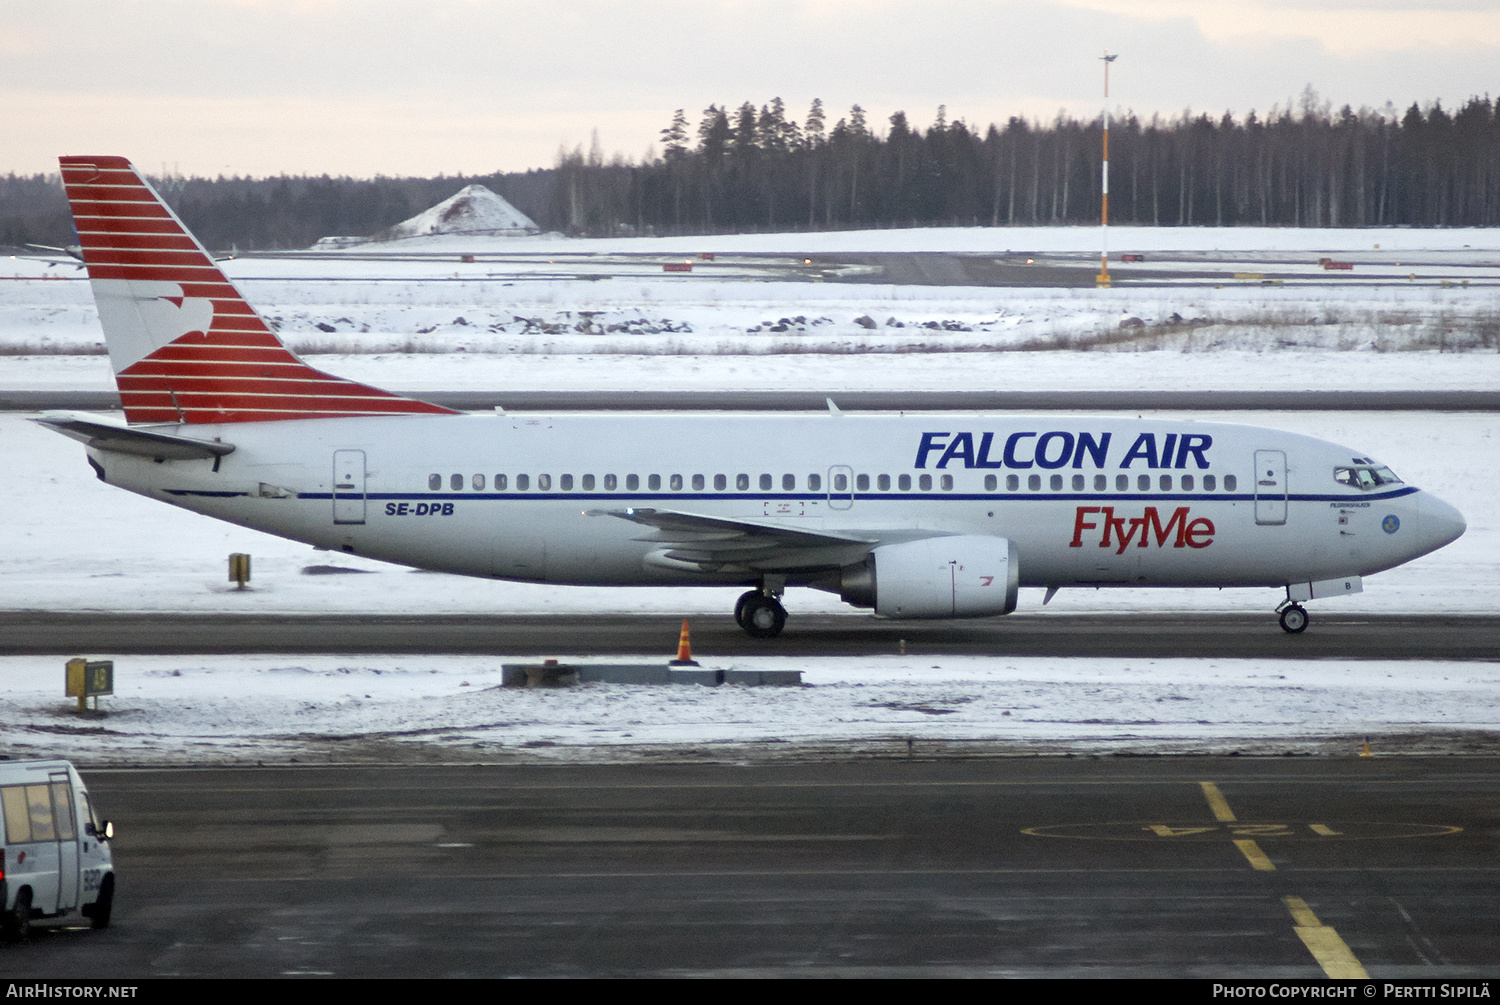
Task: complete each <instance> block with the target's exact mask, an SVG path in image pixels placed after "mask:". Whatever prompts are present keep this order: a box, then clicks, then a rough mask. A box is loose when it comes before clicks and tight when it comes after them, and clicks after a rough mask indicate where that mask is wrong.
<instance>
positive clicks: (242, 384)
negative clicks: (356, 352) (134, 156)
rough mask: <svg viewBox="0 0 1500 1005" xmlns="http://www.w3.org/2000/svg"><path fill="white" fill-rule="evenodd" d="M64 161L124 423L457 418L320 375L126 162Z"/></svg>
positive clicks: (420, 403) (102, 159) (66, 183)
mask: <svg viewBox="0 0 1500 1005" xmlns="http://www.w3.org/2000/svg"><path fill="white" fill-rule="evenodd" d="M58 160H59V163H60V164H61V165H62V177H63V186H64V188H66V189H67V193H68V202H69V204H70V205H71V206H72V209H73V222H74V225H75V226H76V228H77V230H78V243H79V245H80V246H81V247H82V249H83V261H84V264H85V265H87V266H88V272H89V280H90V282H91V283H92V285H93V288H94V300H95V302H96V303H97V304H98V306H99V323H100V325H101V326H102V327H103V328H104V341H105V345H106V346H107V347H108V349H109V358H110V362H111V363H112V364H113V365H114V370H115V380H116V382H117V383H118V384H119V386H120V399H121V401H122V403H123V404H124V406H125V418H126V420H127V421H129V422H155V423H163V422H267V421H271V420H276V419H315V418H329V417H335V416H355V415H411V414H444V413H450V412H451V410H450V409H446V408H441V407H439V406H437V405H431V404H428V403H426V402H423V401H415V400H413V399H411V398H403V397H401V396H400V395H397V394H392V393H390V392H389V391H382V390H380V389H379V388H374V387H367V386H365V385H364V384H358V383H355V382H354V381H352V380H345V379H344V378H342V377H335V376H332V375H331V374H326V373H323V372H321V371H319V370H314V369H313V368H312V367H310V366H308V365H307V364H306V363H304V362H302V360H300V359H298V358H297V356H296V355H294V354H293V353H292V352H291V351H290V350H289V349H287V347H286V346H284V345H282V343H281V340H280V339H279V338H277V337H276V334H275V332H273V331H271V329H270V327H269V326H268V325H267V324H266V323H265V321H263V320H262V319H261V317H260V315H259V314H257V313H256V312H255V309H254V308H253V307H251V306H250V305H249V304H248V303H246V302H245V298H244V297H242V296H240V293H239V291H238V290H236V289H235V288H234V285H233V284H232V283H230V282H229V280H228V279H227V278H225V276H224V273H223V272H222V271H220V269H219V267H218V266H217V265H215V264H214V260H213V256H212V255H210V254H209V253H208V252H207V251H205V250H204V248H203V245H201V244H199V243H198V240H197V238H195V237H193V235H192V234H190V233H189V232H188V229H187V228H186V227H185V226H183V224H182V221H181V220H179V219H178V218H177V215H176V214H175V213H173V212H172V210H171V208H170V207H168V206H167V204H166V203H165V202H163V201H162V199H161V197H160V196H158V195H157V194H156V192H155V191H154V190H153V189H152V188H151V186H150V185H148V184H147V183H146V180H145V178H144V177H142V176H141V173H140V172H139V171H137V170H136V169H135V168H134V167H133V166H132V165H131V164H130V162H129V161H128V160H126V159H125V158H123V157H60V158H58Z"/></svg>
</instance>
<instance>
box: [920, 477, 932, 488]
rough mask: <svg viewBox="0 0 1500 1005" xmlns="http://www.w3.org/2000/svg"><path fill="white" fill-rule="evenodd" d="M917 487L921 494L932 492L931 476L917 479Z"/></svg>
mask: <svg viewBox="0 0 1500 1005" xmlns="http://www.w3.org/2000/svg"><path fill="white" fill-rule="evenodd" d="M917 487H918V488H920V489H921V490H922V491H923V492H931V491H932V476H931V475H922V476H921V477H920V478H918V479H917Z"/></svg>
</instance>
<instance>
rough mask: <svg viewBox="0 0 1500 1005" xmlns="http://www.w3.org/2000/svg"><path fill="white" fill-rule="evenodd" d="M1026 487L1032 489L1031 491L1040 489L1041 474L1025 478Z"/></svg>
mask: <svg viewBox="0 0 1500 1005" xmlns="http://www.w3.org/2000/svg"><path fill="white" fill-rule="evenodd" d="M1026 487H1027V488H1028V489H1030V490H1031V491H1033V492H1037V491H1040V489H1041V487H1042V476H1041V475H1032V476H1031V477H1029V478H1027V479H1026Z"/></svg>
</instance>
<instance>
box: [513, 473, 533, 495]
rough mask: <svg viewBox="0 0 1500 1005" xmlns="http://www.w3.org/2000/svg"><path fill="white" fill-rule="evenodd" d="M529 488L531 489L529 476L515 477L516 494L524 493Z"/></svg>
mask: <svg viewBox="0 0 1500 1005" xmlns="http://www.w3.org/2000/svg"><path fill="white" fill-rule="evenodd" d="M530 487H531V476H529V475H516V491H517V492H525V491H526V490H527V489H529V488H530Z"/></svg>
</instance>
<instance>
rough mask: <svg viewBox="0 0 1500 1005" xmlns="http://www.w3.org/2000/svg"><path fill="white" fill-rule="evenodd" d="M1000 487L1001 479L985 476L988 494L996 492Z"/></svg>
mask: <svg viewBox="0 0 1500 1005" xmlns="http://www.w3.org/2000/svg"><path fill="white" fill-rule="evenodd" d="M999 485H1000V479H998V478H996V477H995V476H994V475H985V476H984V490H985V491H986V492H993V491H995V489H996V488H997V487H998V486H999Z"/></svg>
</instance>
